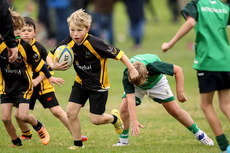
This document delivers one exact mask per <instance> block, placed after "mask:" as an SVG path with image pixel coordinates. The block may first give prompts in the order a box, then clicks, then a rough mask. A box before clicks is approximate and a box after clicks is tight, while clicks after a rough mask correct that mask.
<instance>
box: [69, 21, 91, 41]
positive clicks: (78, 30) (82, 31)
mask: <svg viewBox="0 0 230 153" xmlns="http://www.w3.org/2000/svg"><path fill="white" fill-rule="evenodd" d="M87 32H89V28H88V29H87V28H86V27H84V26H77V25H75V24H74V23H72V22H70V25H69V33H70V37H71V38H72V39H73V40H74V41H75V42H76V43H81V41H82V40H83V39H84V37H85V35H86V33H87Z"/></svg>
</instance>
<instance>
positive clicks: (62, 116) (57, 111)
mask: <svg viewBox="0 0 230 153" xmlns="http://www.w3.org/2000/svg"><path fill="white" fill-rule="evenodd" d="M50 111H51V112H52V113H53V115H54V116H55V117H57V118H58V119H59V120H60V121H61V122H62V123H63V124H64V125H65V127H66V128H67V129H68V130H69V131H70V126H69V122H68V118H67V115H66V112H65V111H64V110H63V109H62V108H61V107H60V106H55V107H52V108H50Z"/></svg>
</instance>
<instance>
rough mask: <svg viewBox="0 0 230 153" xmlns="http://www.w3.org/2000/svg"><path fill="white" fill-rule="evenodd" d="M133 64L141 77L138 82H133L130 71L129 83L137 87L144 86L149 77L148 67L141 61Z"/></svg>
mask: <svg viewBox="0 0 230 153" xmlns="http://www.w3.org/2000/svg"><path fill="white" fill-rule="evenodd" d="M132 64H133V66H134V67H135V68H136V70H137V72H138V73H139V75H138V77H137V79H136V80H131V77H130V72H129V71H128V79H129V82H130V83H132V84H134V85H135V86H140V85H143V84H144V83H145V82H146V80H147V77H148V70H147V68H146V66H145V65H144V64H143V63H141V62H140V61H136V62H133V63H132Z"/></svg>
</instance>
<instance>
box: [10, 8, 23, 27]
mask: <svg viewBox="0 0 230 153" xmlns="http://www.w3.org/2000/svg"><path fill="white" fill-rule="evenodd" d="M9 11H10V14H11V18H12V22H13V25H14V30H17V29H22V28H23V27H24V25H25V21H24V19H23V17H22V16H21V15H20V14H19V13H18V12H16V11H14V10H13V9H12V8H9Z"/></svg>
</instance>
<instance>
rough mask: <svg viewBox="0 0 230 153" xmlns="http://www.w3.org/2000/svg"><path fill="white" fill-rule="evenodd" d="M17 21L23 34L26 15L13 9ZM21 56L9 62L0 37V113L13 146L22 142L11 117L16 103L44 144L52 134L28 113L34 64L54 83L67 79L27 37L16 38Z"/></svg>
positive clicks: (18, 115)
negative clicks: (49, 65) (54, 72)
mask: <svg viewBox="0 0 230 153" xmlns="http://www.w3.org/2000/svg"><path fill="white" fill-rule="evenodd" d="M11 16H12V21H13V25H14V35H15V36H16V37H17V36H20V30H21V28H22V27H23V26H24V24H25V23H24V20H23V17H22V16H21V15H20V14H18V13H17V12H15V11H13V10H11ZM17 44H18V45H17V47H18V50H19V52H18V58H17V60H16V61H15V62H13V63H9V62H8V50H7V46H6V44H5V42H4V40H2V39H1V40H0V58H1V60H0V72H1V73H0V79H1V81H0V87H1V88H0V94H1V114H2V121H3V124H4V126H5V129H6V131H7V132H8V134H9V136H10V137H11V139H12V142H13V146H21V145H22V143H21V139H20V138H19V137H18V135H17V133H16V129H15V127H14V125H13V123H12V120H11V113H12V108H13V106H15V117H16V118H18V119H19V120H21V121H23V122H26V123H29V124H31V125H32V126H33V128H34V129H35V130H36V131H37V133H38V135H39V136H40V139H41V141H42V143H43V144H44V145H47V144H48V143H49V141H50V136H49V134H48V132H47V130H46V128H45V127H44V125H43V124H42V123H41V122H39V121H38V120H37V119H36V118H35V117H34V115H32V114H29V101H30V98H31V95H32V93H33V87H32V67H33V68H34V69H35V71H37V72H39V71H42V72H43V73H44V74H45V76H46V77H47V78H48V80H49V82H50V83H51V84H52V85H53V82H54V83H57V84H58V85H60V84H59V82H60V83H63V81H64V80H62V79H60V78H54V77H52V76H51V74H50V73H49V71H48V69H47V67H46V65H45V64H44V61H43V60H42V59H41V58H40V56H38V55H37V54H36V52H34V51H33V49H32V47H31V46H30V45H29V44H28V43H27V42H25V41H24V40H22V39H20V38H18V39H17Z"/></svg>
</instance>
